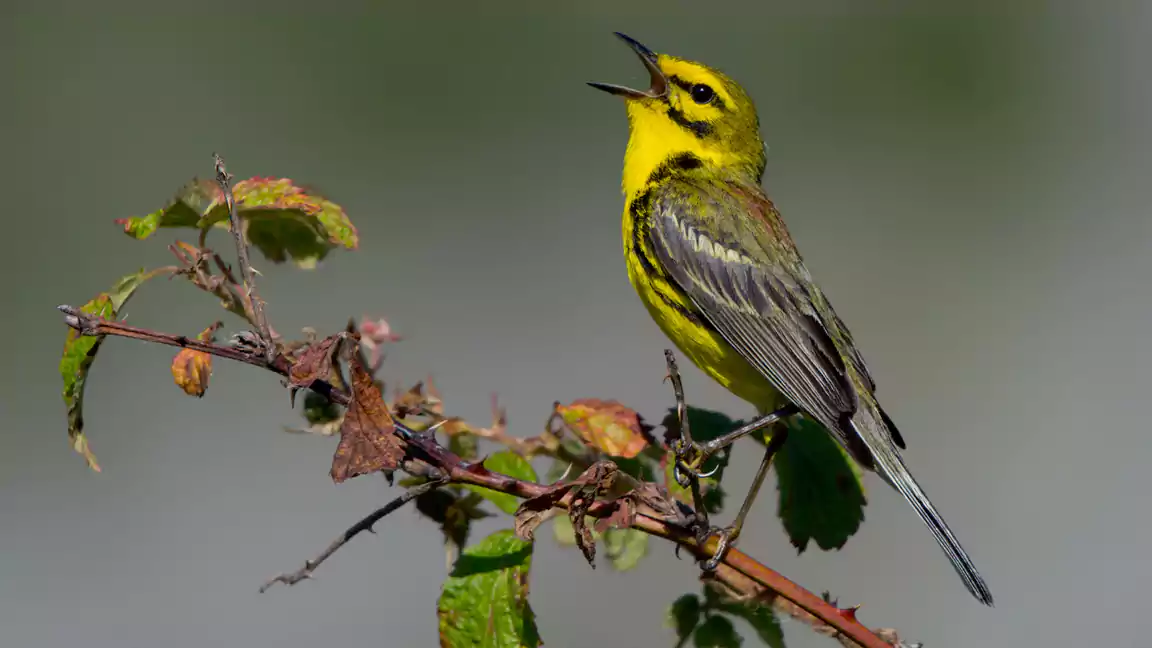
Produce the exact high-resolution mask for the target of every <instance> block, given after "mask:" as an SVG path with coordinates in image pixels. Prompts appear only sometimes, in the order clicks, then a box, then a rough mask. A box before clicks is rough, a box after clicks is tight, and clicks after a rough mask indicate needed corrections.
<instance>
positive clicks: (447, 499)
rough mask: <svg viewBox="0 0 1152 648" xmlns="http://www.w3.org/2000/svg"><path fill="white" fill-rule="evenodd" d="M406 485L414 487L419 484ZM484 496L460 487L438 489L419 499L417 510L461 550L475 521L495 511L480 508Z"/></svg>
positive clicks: (448, 541) (417, 499)
mask: <svg viewBox="0 0 1152 648" xmlns="http://www.w3.org/2000/svg"><path fill="white" fill-rule="evenodd" d="M401 484H402V485H404V486H406V487H411V486H412V485H415V484H405V483H404V482H403V481H402V482H401ZM483 502H484V498H482V497H480V496H479V495H477V494H476V493H472V492H466V491H464V490H462V489H457V488H437V489H435V490H431V491H428V492H427V493H423V494H422V495H420V496H418V497H417V498H416V510H417V511H419V512H420V513H421V514H422V515H424V516H425V517H427V518H428V519H430V520H432V521H433V522H436V523H437V524H439V525H440V532H441V533H442V534H444V542H445V543H447V544H449V545H452V546H453V547H455V548H456V549H461V548H463V547H464V544H465V543H467V542H468V534H469V533H471V531H472V522H473V521H475V520H481V519H483V518H486V517H488V516H490V515H492V514H491V513H488V512H487V511H485V510H484V509H482V508H480V505H481V504H482V503H483Z"/></svg>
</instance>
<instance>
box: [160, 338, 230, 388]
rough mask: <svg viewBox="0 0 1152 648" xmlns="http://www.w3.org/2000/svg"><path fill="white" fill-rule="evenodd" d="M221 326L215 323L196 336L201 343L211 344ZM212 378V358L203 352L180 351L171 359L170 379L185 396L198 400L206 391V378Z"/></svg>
mask: <svg viewBox="0 0 1152 648" xmlns="http://www.w3.org/2000/svg"><path fill="white" fill-rule="evenodd" d="M221 326H223V323H222V322H216V323H214V324H212V325H211V326H209V327H208V328H206V329H204V330H203V331H201V332H200V334H199V335H197V336H196V339H197V340H200V341H201V342H213V341H215V339H216V329H218V328H220V327H221ZM211 376H212V356H210V355H208V354H207V353H204V352H203V351H196V350H194V349H181V350H180V352H179V353H177V354H176V357H175V358H173V359H172V379H173V380H175V381H176V386H177V387H179V388H180V389H183V390H184V393H185V394H188V395H189V396H195V397H197V398H200V397H202V396H204V392H205V391H207V390H208V378H209V377H211Z"/></svg>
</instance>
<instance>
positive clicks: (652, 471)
mask: <svg viewBox="0 0 1152 648" xmlns="http://www.w3.org/2000/svg"><path fill="white" fill-rule="evenodd" d="M612 462H613V463H615V464H616V467H617V468H619V469H620V471H621V472H623V473H627V474H629V475H631V476H633V477H635V478H636V479H638V480H640V481H646V482H650V481H656V475H657V474H659V471H660V466H659V465H658V464H657V462H656V461H653V460H652V458H651V457H650V456H648V455H646V454H640V455H636V456H635V457H633V458H631V459H625V458H624V457H612Z"/></svg>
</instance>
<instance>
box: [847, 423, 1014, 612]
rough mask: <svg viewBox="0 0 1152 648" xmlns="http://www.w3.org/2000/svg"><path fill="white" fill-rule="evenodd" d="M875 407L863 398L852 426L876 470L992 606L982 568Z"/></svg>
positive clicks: (981, 598) (980, 598)
mask: <svg viewBox="0 0 1152 648" xmlns="http://www.w3.org/2000/svg"><path fill="white" fill-rule="evenodd" d="M873 407H875V406H874V405H872V404H865V403H864V402H861V403H860V409H859V410H858V411H857V412H856V415H855V416H854V417H853V419H852V422H851V426H852V428H853V429H854V430H855V431H856V434H857V435H859V437H860V439H861V440H862V441H863V442H864V444H865V445H867V446H868V449H869V450H870V451H871V453H872V457H873V459H874V460H875V464H876V472H877V473H879V474H880V476H881V477H883V478H884V481H886V482H888V483H889V484H890V485H891V486H892V487H893V488H895V489H896V490H898V491H900V494H902V495H903V496H904V498H905V499H907V500H908V503H909V504H911V505H912V508H914V509H916V513H918V514H919V515H920V519H922V520H924V524H926V525H927V526H928V528H929V529H931V530H932V535H934V536H936V541H937V542H939V543H940V547H941V548H942V549H944V553H945V554H947V555H948V559H949V560H951V561H952V567H953V568H955V569H956V573H957V574H959V575H960V578H961V579H962V580H963V581H964V585H965V586H967V587H968V591H969V592H972V596H975V597H976V599H977V600H978V601H980V602H981V603H983V604H984V605H987V606H989V607H991V606H992V592H991V591H989V590H988V585H987V584H986V583H985V582H984V579H983V578H981V577H980V572H978V571H976V565H973V564H972V559H971V558H969V557H968V554H967V552H965V551H964V548H963V547H961V546H960V543H959V542H958V541H957V540H956V536H954V535H952V530H951V529H949V528H948V525H947V524H946V523H945V522H944V518H942V517H940V513H938V512H937V511H936V507H934V506H932V502H930V501H929V500H928V496H927V495H925V494H924V491H923V490H921V489H920V485H919V484H917V483H916V480H915V479H914V478H913V477H912V473H910V472H908V468H907V466H905V465H904V460H903V459H901V458H900V454H899V453H898V451H897V450H896V448H895V446H894V445H893V442H892V436H891V434H890V433H889V432H888V429H887V427H886V426H885V425H884V423H883V422H882V420H881V417H880V416H877V415H876V414H875V413H874V412H875V410H874V409H873Z"/></svg>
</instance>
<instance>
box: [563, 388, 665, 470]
mask: <svg viewBox="0 0 1152 648" xmlns="http://www.w3.org/2000/svg"><path fill="white" fill-rule="evenodd" d="M556 411H557V412H558V413H559V414H560V416H561V418H562V419H563V421H564V423H565V424H566V425H567V426H568V428H569V429H571V430H572V431H573V432H574V433H575V434H576V435H577V436H579V437H580V438H581V439H583V440H584V442H585V443H587V444H589V445H591V446H594V447H596V448H597V449H599V450H600V451H602V452H604V453H605V454H607V455H610V456H613V457H624V458H627V459H631V458H633V457H635V456H636V455H638V454H640V452H641V451H643V450H644V448H645V447H646V446H647V445H648V439H647V437H646V435H645V433H644V432H645V431H644V427H643V424H642V423H641V422H640V415H639V414H637V413H636V411H635V410H633V409H631V408H628V407H625V406H624V405H622V404H620V403H618V402H616V401H604V400H600V399H597V398H581V399H579V400H576V401H573V402H572V404H570V405H557V406H556Z"/></svg>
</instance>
